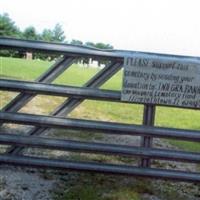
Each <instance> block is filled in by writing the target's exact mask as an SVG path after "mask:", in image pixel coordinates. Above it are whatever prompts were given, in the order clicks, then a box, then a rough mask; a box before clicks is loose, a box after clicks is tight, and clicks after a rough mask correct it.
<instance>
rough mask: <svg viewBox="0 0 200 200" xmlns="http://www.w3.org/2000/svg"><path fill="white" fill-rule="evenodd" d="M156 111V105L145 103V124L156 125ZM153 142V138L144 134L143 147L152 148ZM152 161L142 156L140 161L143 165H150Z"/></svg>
mask: <svg viewBox="0 0 200 200" xmlns="http://www.w3.org/2000/svg"><path fill="white" fill-rule="evenodd" d="M155 112H156V106H155V105H144V111H143V125H146V126H154V121H155ZM152 144H153V138H152V137H149V136H142V138H141V144H140V146H141V147H145V148H151V147H152ZM150 165H151V161H150V159H149V158H142V159H141V161H140V166H141V167H150Z"/></svg>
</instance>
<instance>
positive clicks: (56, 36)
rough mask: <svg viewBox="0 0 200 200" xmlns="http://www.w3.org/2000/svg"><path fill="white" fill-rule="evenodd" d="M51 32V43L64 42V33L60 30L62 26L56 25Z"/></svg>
mask: <svg viewBox="0 0 200 200" xmlns="http://www.w3.org/2000/svg"><path fill="white" fill-rule="evenodd" d="M52 32H53V38H52V39H53V41H54V42H64V40H65V33H64V31H63V30H62V26H61V25H60V24H56V25H55V27H54V29H53V30H52Z"/></svg>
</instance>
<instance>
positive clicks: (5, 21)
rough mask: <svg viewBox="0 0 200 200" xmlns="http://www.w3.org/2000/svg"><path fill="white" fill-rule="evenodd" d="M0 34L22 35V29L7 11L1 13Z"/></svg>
mask: <svg viewBox="0 0 200 200" xmlns="http://www.w3.org/2000/svg"><path fill="white" fill-rule="evenodd" d="M0 36H8V37H9V36H10V37H20V30H19V29H18V28H17V26H16V25H15V23H14V22H13V21H12V20H11V19H10V17H9V15H8V14H7V13H5V14H3V15H1V14H0Z"/></svg>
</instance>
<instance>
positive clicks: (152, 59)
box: [121, 54, 200, 108]
mask: <svg viewBox="0 0 200 200" xmlns="http://www.w3.org/2000/svg"><path fill="white" fill-rule="evenodd" d="M121 100H122V101H129V102H135V103H144V104H159V105H172V106H177V107H191V108H200V60H198V59H195V58H192V57H191V58H190V57H188V58H187V57H183V58H182V57H178V56H177V57H176V56H156V55H149V54H147V55H146V54H141V55H139V54H136V55H133V56H131V57H126V58H125V59H124V77H123V88H122V95H121Z"/></svg>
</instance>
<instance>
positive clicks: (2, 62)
mask: <svg viewBox="0 0 200 200" xmlns="http://www.w3.org/2000/svg"><path fill="white" fill-rule="evenodd" d="M52 64H53V63H52V62H47V61H37V60H34V61H29V60H24V59H14V58H2V57H0V77H1V78H11V79H20V80H29V81H32V80H34V79H36V78H37V77H39V76H40V74H42V73H43V72H44V71H45V70H47V69H48V68H49V67H50V66H51V65H52ZM98 71H99V69H95V68H87V67H80V66H78V65H73V66H72V67H71V68H70V69H68V70H67V71H66V72H64V73H63V74H62V75H61V76H60V77H59V78H58V79H56V80H55V81H54V83H56V84H63V85H74V86H80V85H82V84H84V83H85V82H86V81H87V80H88V79H89V78H90V77H92V76H93V75H94V74H96V73H97V72H98ZM121 85H122V72H121V71H120V72H119V73H117V74H116V75H115V76H114V77H113V78H112V79H111V80H109V81H108V82H107V83H106V84H104V85H103V86H102V88H105V89H113V90H120V89H121ZM15 95H16V93H12V92H3V91H0V109H1V108H2V107H3V106H4V105H5V104H6V102H8V101H9V100H11V99H12V98H13V97H14V96H15ZM62 101H64V98H61V97H48V98H46V97H45V96H41V95H40V96H38V97H36V98H35V100H32V101H31V102H30V103H28V105H27V108H24V109H23V110H22V112H28V113H29V112H31V113H35V114H48V113H49V112H51V111H52V110H53V109H54V108H55V107H56V106H58V105H59V104H60V103H61V102H62ZM30 106H31V109H30ZM142 113H143V106H142V105H136V104H124V103H111V102H98V101H90V100H87V101H84V103H82V104H81V105H80V106H79V107H78V108H77V109H75V110H74V111H73V112H72V113H71V114H70V117H74V118H84V119H98V120H107V121H115V122H123V123H131V124H141V123H142ZM199 119H200V112H199V111H198V110H188V109H187V110H186V109H177V108H166V107H157V110H156V120H155V124H156V126H162V127H174V128H185V129H195V130H199V129H200V124H199ZM61 134H62V133H61ZM87 136H90V135H87ZM85 139H88V138H85ZM169 142H170V143H171V144H173V145H176V146H178V147H179V148H180V149H185V150H190V151H200V144H199V143H195V142H183V141H176V140H170V141H169ZM103 159H104V158H103ZM123 181H124V182H123ZM77 183H78V184H77ZM70 184H71V185H70V186H69V185H64V186H63V187H61V188H60V190H62V191H58V193H57V194H55V195H56V196H55V199H59V200H67V199H82V200H93V199H97V200H98V199H103V200H140V194H141V193H150V194H151V192H152V191H153V189H152V186H151V184H146V182H143V181H138V182H137V183H135V182H134V181H133V182H132V181H131V182H127V180H126V179H125V178H124V179H122V178H119V180H116V178H112V176H111V177H105V176H101V175H85V174H83V175H79V176H78V177H77V178H76V179H75V180H74V183H73V182H70ZM83 186H84V187H83ZM63 188H68V189H67V190H65V189H63ZM63 190H64V192H63ZM77 190H78V191H79V193H77ZM170 191H171V193H170V192H168V191H166V194H167V197H165V199H174V196H173V195H174V193H175V189H174V190H173V187H172V188H171V190H170ZM167 192H168V193H167ZM104 193H106V194H105V195H104ZM159 193H161V191H159V192H158V194H159ZM61 194H62V195H61ZM102 194H103V195H104V197H102ZM163 194H164V193H163ZM163 198H164V197H163ZM176 199H178V198H176ZM180 199H181V198H180Z"/></svg>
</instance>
